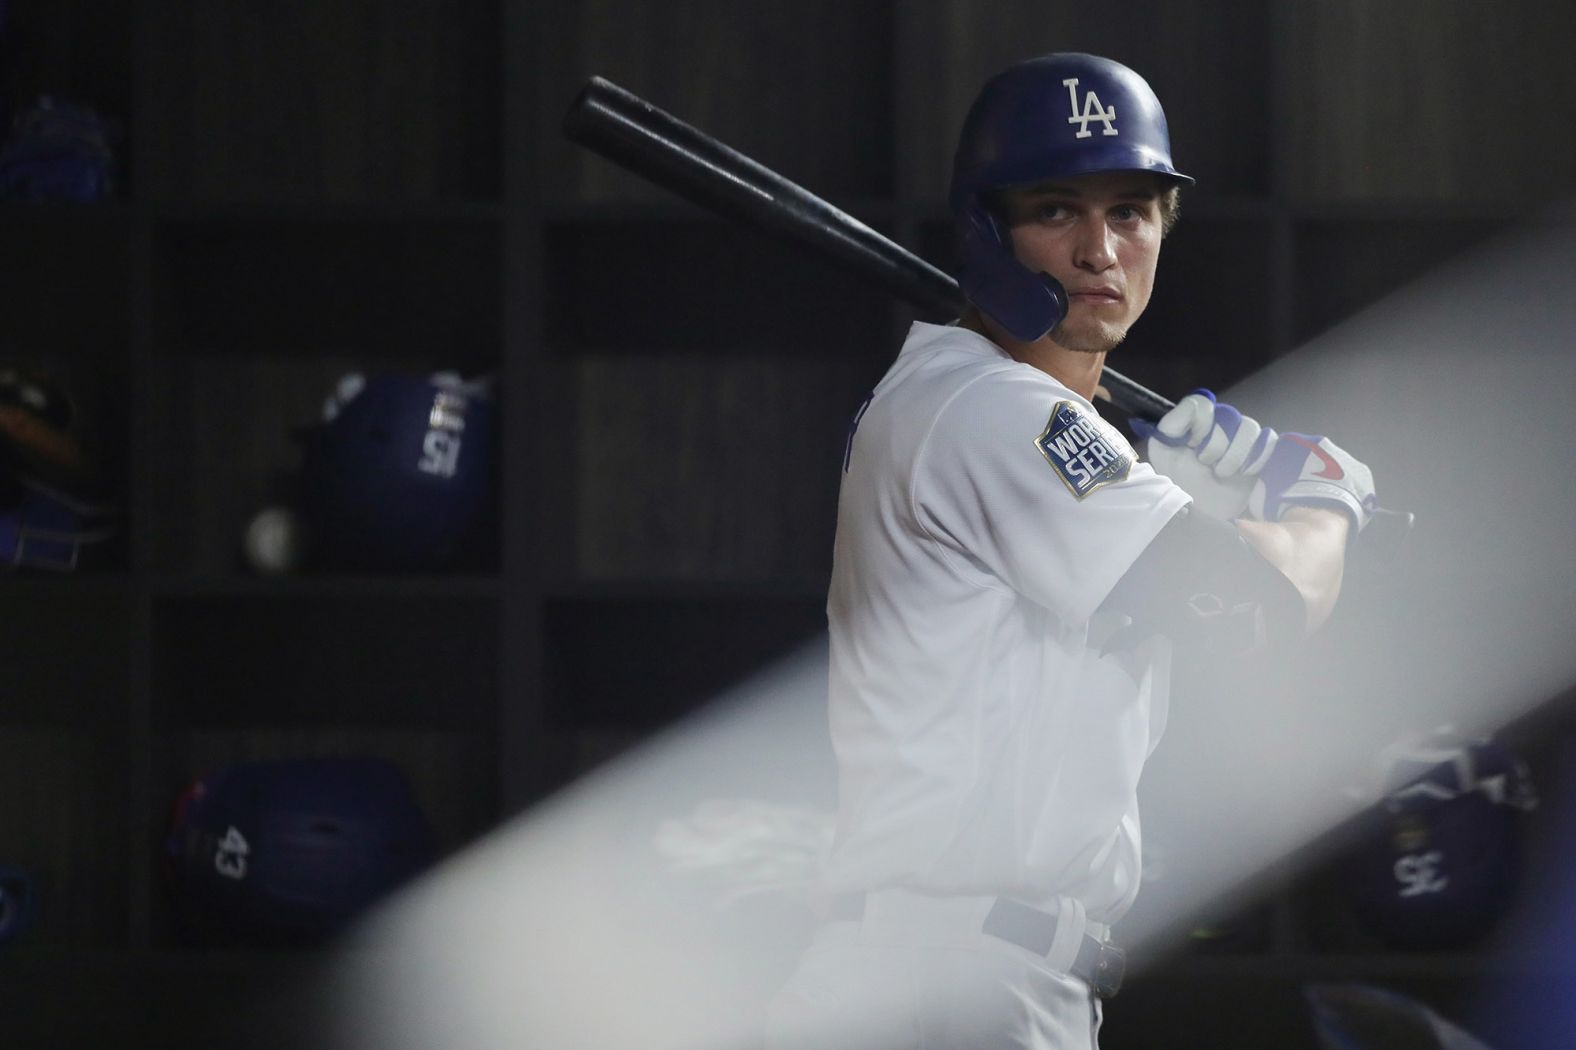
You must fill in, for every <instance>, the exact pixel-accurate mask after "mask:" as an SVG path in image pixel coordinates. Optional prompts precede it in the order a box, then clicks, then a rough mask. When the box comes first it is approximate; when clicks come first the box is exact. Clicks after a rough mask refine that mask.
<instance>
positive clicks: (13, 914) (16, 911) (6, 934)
mask: <svg viewBox="0 0 1576 1050" xmlns="http://www.w3.org/2000/svg"><path fill="white" fill-rule="evenodd" d="M35 910H36V909H35V906H34V892H33V879H32V877H31V876H30V875H28V873H27V872H26V871H24V870H23V869H21V868H18V867H15V866H12V865H9V864H0V944H5V943H6V942H7V941H13V940H15V939H16V938H18V937H20V936H21V935H22V934H23V933H25V932H26V931H27V928H28V927H29V926H31V925H32V924H33V916H34V913H35Z"/></svg>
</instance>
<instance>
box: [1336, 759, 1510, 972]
mask: <svg viewBox="0 0 1576 1050" xmlns="http://www.w3.org/2000/svg"><path fill="white" fill-rule="evenodd" d="M1387 782H1388V785H1389V792H1388V794H1387V795H1386V796H1385V798H1384V801H1383V803H1382V804H1381V805H1379V806H1377V807H1375V808H1374V809H1373V810H1371V811H1370V812H1369V813H1368V814H1367V815H1366V821H1367V823H1366V826H1364V827H1363V829H1362V832H1363V834H1362V836H1361V838H1360V841H1359V843H1358V845H1357V847H1356V848H1355V849H1354V851H1353V854H1352V856H1351V857H1350V860H1349V867H1348V869H1347V879H1348V888H1349V892H1350V899H1351V904H1352V910H1353V914H1354V915H1355V917H1356V918H1357V920H1358V921H1359V923H1360V924H1361V925H1362V926H1363V927H1364V928H1365V929H1366V930H1367V931H1368V932H1370V933H1371V934H1373V935H1374V936H1375V937H1377V938H1378V939H1379V940H1380V941H1382V942H1384V943H1385V944H1387V945H1389V946H1390V947H1394V948H1402V949H1408V948H1414V949H1435V948H1461V947H1466V946H1468V945H1470V944H1472V943H1473V942H1475V941H1477V940H1478V939H1480V938H1481V937H1483V936H1484V935H1485V934H1487V933H1488V932H1489V930H1490V929H1492V927H1493V926H1494V924H1495V923H1497V922H1498V920H1499V919H1500V918H1502V917H1503V915H1504V914H1505V912H1506V911H1507V910H1508V908H1509V906H1510V903H1511V901H1512V899H1513V897H1514V893H1515V890H1516V888H1517V886H1518V884H1519V881H1520V869H1521V842H1520V833H1519V826H1518V825H1519V820H1518V817H1519V814H1520V813H1521V812H1524V811H1526V810H1529V809H1531V808H1533V807H1534V806H1535V805H1536V804H1537V798H1536V794H1535V792H1534V790H1533V786H1532V781H1531V777H1530V775H1529V774H1528V772H1527V768H1526V765H1525V764H1524V763H1523V762H1521V761H1520V760H1519V759H1518V758H1516V757H1515V756H1514V755H1513V754H1512V753H1511V752H1510V751H1509V750H1507V749H1506V748H1504V747H1503V746H1501V745H1500V744H1498V743H1495V742H1493V741H1492V740H1489V739H1486V738H1483V739H1470V740H1469V739H1463V738H1461V737H1459V736H1457V735H1455V734H1454V733H1453V732H1452V731H1450V730H1449V729H1448V728H1445V729H1440V730H1437V731H1435V732H1433V733H1431V734H1429V735H1427V736H1425V737H1423V738H1422V739H1419V740H1415V741H1408V742H1404V743H1403V744H1400V745H1398V746H1396V747H1394V748H1392V749H1390V753H1389V754H1388V755H1387Z"/></svg>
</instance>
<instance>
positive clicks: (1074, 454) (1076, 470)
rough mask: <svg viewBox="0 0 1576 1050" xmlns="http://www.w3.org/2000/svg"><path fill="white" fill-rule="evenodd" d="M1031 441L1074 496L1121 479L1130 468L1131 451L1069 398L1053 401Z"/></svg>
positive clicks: (1131, 464) (1086, 493)
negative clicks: (1044, 419) (1047, 418)
mask: <svg viewBox="0 0 1576 1050" xmlns="http://www.w3.org/2000/svg"><path fill="white" fill-rule="evenodd" d="M1034 443H1035V444H1036V445H1038V446H1039V448H1040V453H1041V455H1043V456H1044V457H1045V459H1046V461H1047V462H1049V463H1050V465H1051V466H1052V467H1053V468H1055V470H1056V473H1057V475H1058V476H1060V477H1061V479H1062V483H1063V484H1065V485H1066V486H1067V490H1068V491H1069V492H1071V493H1072V494H1073V497H1074V498H1075V499H1080V500H1081V499H1083V498H1084V497H1085V496H1087V495H1089V493H1091V492H1093V491H1094V490H1095V489H1097V488H1100V487H1101V486H1102V485H1109V484H1111V483H1112V482H1113V481H1121V480H1122V479H1123V478H1125V477H1127V472H1128V471H1130V470H1132V469H1133V455H1132V453H1131V452H1130V451H1129V450H1127V449H1126V448H1123V447H1122V445H1121V444H1119V443H1118V442H1117V441H1116V440H1115V439H1114V438H1112V437H1111V436H1110V435H1109V434H1107V433H1105V429H1104V427H1103V426H1102V424H1101V421H1100V420H1099V419H1097V418H1096V417H1094V416H1093V415H1092V414H1091V413H1090V412H1089V411H1088V410H1087V409H1085V408H1082V407H1080V406H1079V405H1076V404H1074V403H1073V402H1071V401H1058V402H1057V403H1056V407H1055V408H1053V409H1051V420H1050V422H1049V423H1046V424H1045V430H1044V431H1043V432H1042V433H1041V434H1040V436H1039V437H1038V438H1036V439H1035V442H1034Z"/></svg>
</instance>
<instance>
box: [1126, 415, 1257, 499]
mask: <svg viewBox="0 0 1576 1050" xmlns="http://www.w3.org/2000/svg"><path fill="white" fill-rule="evenodd" d="M1130 425H1131V426H1132V428H1133V432H1134V433H1136V434H1137V435H1138V436H1139V437H1141V438H1146V439H1147V440H1148V442H1149V447H1148V452H1147V455H1148V459H1149V463H1150V465H1151V466H1153V467H1154V468H1155V470H1156V471H1158V472H1159V473H1161V474H1164V475H1166V476H1167V477H1168V478H1170V479H1171V480H1172V481H1174V482H1176V483H1177V484H1178V485H1179V486H1181V488H1182V490H1183V491H1184V492H1186V493H1187V494H1188V495H1189V496H1192V497H1193V503H1194V505H1195V506H1196V507H1197V508H1198V509H1199V510H1201V511H1203V512H1204V513H1206V514H1209V515H1211V516H1213V517H1216V518H1220V519H1222V520H1226V521H1229V520H1231V519H1233V518H1239V517H1241V516H1242V515H1243V514H1245V513H1247V511H1248V500H1249V497H1250V496H1251V495H1252V493H1253V490H1254V485H1255V481H1256V477H1257V475H1258V473H1259V472H1260V471H1261V470H1262V469H1263V468H1264V466H1265V464H1266V463H1268V462H1269V460H1270V453H1271V452H1272V451H1273V450H1274V448H1275V445H1276V437H1277V435H1276V433H1275V430H1274V429H1273V428H1272V427H1264V426H1260V425H1259V423H1258V421H1257V420H1255V419H1253V418H1252V417H1250V416H1245V415H1243V414H1242V413H1241V412H1239V411H1237V410H1236V409H1235V408H1232V407H1231V406H1230V405H1222V404H1219V403H1217V402H1216V401H1215V395H1214V394H1212V393H1210V392H1209V391H1208V390H1203V389H1199V390H1195V391H1193V392H1192V393H1191V394H1189V395H1188V396H1187V397H1184V398H1183V399H1182V400H1181V401H1178V402H1177V403H1176V406H1175V407H1174V408H1172V409H1171V411H1169V412H1167V413H1166V414H1165V415H1163V416H1161V417H1160V420H1159V422H1156V423H1150V422H1148V421H1146V420H1141V419H1135V420H1133V421H1132V423H1131V424H1130Z"/></svg>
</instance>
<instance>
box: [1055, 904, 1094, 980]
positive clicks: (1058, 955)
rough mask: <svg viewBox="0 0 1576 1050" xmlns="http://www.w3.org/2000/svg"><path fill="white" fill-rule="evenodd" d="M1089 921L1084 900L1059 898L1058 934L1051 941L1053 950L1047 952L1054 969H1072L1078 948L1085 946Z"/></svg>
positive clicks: (1057, 914) (1057, 913)
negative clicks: (1085, 928) (1086, 927)
mask: <svg viewBox="0 0 1576 1050" xmlns="http://www.w3.org/2000/svg"><path fill="white" fill-rule="evenodd" d="M1087 921H1088V920H1087V919H1086V917H1085V914H1084V906H1083V902H1082V901H1080V900H1077V899H1076V898H1073V897H1060V898H1057V902H1056V936H1055V938H1054V939H1053V940H1052V941H1051V950H1050V951H1048V952H1046V953H1045V961H1046V962H1047V963H1048V964H1049V965H1050V967H1051V968H1052V969H1054V970H1062V971H1064V972H1066V971H1069V970H1071V969H1072V965H1073V961H1074V960H1075V959H1077V958H1078V949H1079V948H1081V947H1082V946H1083V939H1084V927H1085V925H1087Z"/></svg>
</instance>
